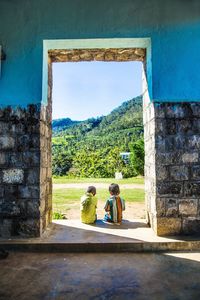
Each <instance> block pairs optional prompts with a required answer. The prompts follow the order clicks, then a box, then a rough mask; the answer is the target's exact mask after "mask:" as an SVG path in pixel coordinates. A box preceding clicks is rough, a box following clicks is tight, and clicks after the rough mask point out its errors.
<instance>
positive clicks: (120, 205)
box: [104, 183, 125, 223]
mask: <svg viewBox="0 0 200 300" xmlns="http://www.w3.org/2000/svg"><path fill="white" fill-rule="evenodd" d="M109 192H110V198H109V199H108V200H107V201H106V204H105V207H104V209H105V211H106V212H107V214H106V215H105V218H104V219H105V221H108V222H111V223H121V221H122V211H123V210H125V201H124V199H122V198H121V197H120V196H119V194H120V190H119V185H118V184H114V183H112V184H111V185H110V187H109Z"/></svg>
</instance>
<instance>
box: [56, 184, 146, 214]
mask: <svg viewBox="0 0 200 300" xmlns="http://www.w3.org/2000/svg"><path fill="white" fill-rule="evenodd" d="M84 192H85V190H84V189H56V190H54V191H53V211H54V212H60V213H61V212H62V213H63V214H65V213H66V212H67V211H69V210H70V209H79V206H80V197H81V196H82V195H83V194H84ZM108 197H109V194H108V191H107V189H98V193H97V198H98V201H103V202H105V201H106V199H107V198H108ZM121 197H122V198H124V199H125V201H126V203H128V202H132V203H133V202H144V190H142V189H121Z"/></svg>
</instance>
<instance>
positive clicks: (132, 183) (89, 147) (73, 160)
mask: <svg viewBox="0 0 200 300" xmlns="http://www.w3.org/2000/svg"><path fill="white" fill-rule="evenodd" d="M48 55H49V89H50V91H49V105H52V88H53V76H54V74H55V73H54V64H55V65H56V62H60V63H63V62H67V63H68V65H69V63H76V64H81V63H90V64H92V63H94V62H104V63H111V62H112V63H118V64H120V63H121V64H122V63H127V62H129V63H130V62H132V63H133V62H135V61H139V62H140V64H141V68H142V67H143V69H144V71H145V67H146V66H145V64H144V62H145V58H146V50H145V49H143V48H127V49H125V48H111V49H75V50H74V49H73V50H71V49H70V50H69V49H67V50H50V51H49V52H48ZM52 75H53V76H52ZM140 80H141V81H142V78H140ZM130 98H131V99H126V100H125V97H124V100H125V101H123V100H122V101H121V105H118V106H116V107H113V112H111V113H110V114H107V115H106V116H98V117H96V116H95V117H93V118H92V119H91V118H88V119H86V120H84V121H83V120H71V119H69V117H68V116H67V114H66V118H63V119H61V120H53V122H52V124H53V137H52V142H53V143H52V144H53V146H52V155H53V160H52V162H53V163H52V166H53V168H52V170H53V175H54V178H53V187H54V188H53V213H54V214H53V217H54V218H67V219H77V218H79V216H80V208H79V207H80V196H81V195H82V194H83V193H84V192H85V190H86V187H87V186H88V185H95V186H96V187H97V197H98V199H99V204H98V209H97V215H98V218H103V215H104V210H103V206H104V202H105V200H106V199H107V198H108V186H109V184H110V183H112V182H116V183H118V184H119V185H120V188H121V196H122V197H123V198H125V200H126V211H125V212H124V218H125V219H133V218H134V219H135V218H144V217H145V216H144V186H143V184H144V178H143V176H142V175H143V167H144V163H143V162H144V142H143V125H142V95H140V96H139V97H130ZM86 105H87V103H86ZM53 111H54V105H53ZM63 117H65V116H64V115H63ZM109 131H110V132H111V133H110V134H109ZM112 137H113V138H112ZM114 140H115V141H116V140H117V143H116V144H115V143H113V141H114ZM109 144H111V145H110V146H111V147H109V149H106V148H107V145H109ZM142 151H143V152H142ZM99 160H101V162H99ZM142 160H143V162H142ZM142 164H143V165H142ZM60 175H62V177H60ZM63 175H64V176H63ZM102 175H103V176H102ZM136 175H140V176H139V177H133V176H136ZM102 177H103V178H102ZM136 203H137V204H136ZM134 208H135V210H134Z"/></svg>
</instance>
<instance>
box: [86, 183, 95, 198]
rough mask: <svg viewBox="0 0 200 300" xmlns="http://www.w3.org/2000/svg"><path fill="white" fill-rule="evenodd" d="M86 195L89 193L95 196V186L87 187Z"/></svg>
mask: <svg viewBox="0 0 200 300" xmlns="http://www.w3.org/2000/svg"><path fill="white" fill-rule="evenodd" d="M87 193H91V194H92V195H93V196H95V195H96V188H95V186H92V185H91V186H88V188H87Z"/></svg>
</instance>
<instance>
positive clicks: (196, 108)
mask: <svg viewBox="0 0 200 300" xmlns="http://www.w3.org/2000/svg"><path fill="white" fill-rule="evenodd" d="M144 130H145V143H146V149H145V150H146V158H145V175H146V178H147V184H146V193H147V198H146V201H147V212H148V217H149V220H150V223H151V225H152V227H153V228H154V230H155V232H156V233H157V234H158V235H169V234H181V233H183V234H190V233H196V232H200V152H199V150H200V104H199V103H148V102H147V103H146V104H145V102H144Z"/></svg>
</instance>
